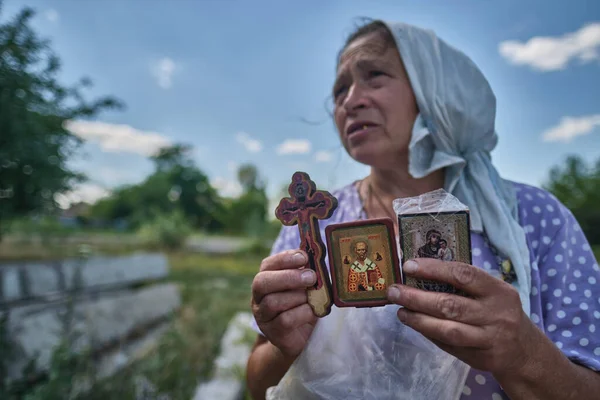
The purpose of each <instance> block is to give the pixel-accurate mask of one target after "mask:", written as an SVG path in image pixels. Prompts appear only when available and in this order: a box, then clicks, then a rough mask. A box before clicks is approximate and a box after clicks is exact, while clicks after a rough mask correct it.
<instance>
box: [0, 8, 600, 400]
mask: <svg viewBox="0 0 600 400" xmlns="http://www.w3.org/2000/svg"><path fill="white" fill-rule="evenodd" d="M0 7H1V3H0ZM0 11H1V8H0ZM32 16H33V11H32V10H29V9H25V10H24V11H23V12H22V13H21V14H20V15H19V16H18V17H17V18H16V19H14V20H12V21H10V22H8V23H6V24H3V25H0V260H15V259H51V258H63V257H65V256H69V255H73V254H77V253H79V252H81V251H82V249H83V250H85V251H91V252H103V253H119V252H127V251H131V250H132V249H139V248H150V249H158V248H160V249H163V250H164V251H165V252H167V253H168V254H169V260H170V264H171V268H172V277H171V279H172V280H173V281H175V282H178V283H180V284H181V286H182V291H183V292H182V293H183V294H182V295H183V307H182V310H181V312H180V313H179V314H178V315H177V317H176V321H175V323H174V328H173V330H172V331H171V332H170V333H169V334H168V335H167V336H166V337H165V339H164V340H163V341H162V342H161V343H160V345H159V346H158V348H157V349H156V350H155V351H154V352H153V353H152V354H149V355H148V356H147V357H146V358H144V360H141V361H140V362H139V363H136V364H135V365H132V366H130V367H128V369H127V370H126V372H125V373H123V374H119V376H117V377H114V378H111V380H109V381H107V382H104V383H102V384H101V385H99V386H98V390H95V391H94V392H93V393H90V394H89V395H88V397H86V398H88V399H89V398H98V399H100V398H107V397H110V396H112V397H110V398H115V397H114V396H115V394H118V397H117V398H133V397H132V394H131V393H133V387H134V383H133V378H132V377H133V376H135V375H136V374H138V373H143V374H144V376H146V377H149V379H150V380H151V381H152V382H153V384H155V385H156V388H157V390H158V391H159V392H161V393H169V394H170V395H172V396H173V397H172V398H189V397H190V396H191V395H192V393H193V388H194V387H195V385H196V384H197V380H198V379H200V378H202V377H206V376H207V375H208V373H209V371H210V365H211V360H212V359H213V358H214V355H215V354H216V352H217V350H218V344H219V339H220V337H221V335H222V334H223V331H224V330H225V327H226V325H227V321H228V320H229V318H231V317H232V315H233V314H234V313H235V312H237V311H240V310H247V308H248V304H249V287H250V284H251V281H252V277H253V275H254V274H255V272H256V270H257V268H258V265H259V263H260V259H261V258H262V257H264V256H266V255H267V254H268V251H269V246H270V243H271V241H272V240H273V239H274V238H275V236H276V235H277V233H278V231H279V229H280V226H281V225H280V223H279V222H278V221H276V220H274V219H273V216H272V215H270V214H269V200H268V198H267V195H266V190H265V187H266V185H265V181H264V179H263V178H262V177H261V175H260V171H258V170H257V168H256V167H255V166H253V165H242V166H241V167H240V168H239V170H238V180H239V183H240V185H241V186H242V188H243V192H242V194H241V195H240V196H238V197H236V198H223V197H221V196H219V194H218V192H217V190H216V189H215V188H214V187H212V186H211V184H210V182H209V179H208V177H207V175H206V174H205V173H204V172H203V171H202V169H201V168H200V167H199V166H198V165H196V164H195V163H194V162H193V161H192V158H191V157H190V156H189V155H190V153H191V151H192V150H193V149H192V147H191V146H189V145H187V144H185V143H178V144H175V145H172V146H169V147H164V148H162V149H160V150H159V151H158V152H157V153H156V154H154V155H152V156H151V160H152V162H153V163H154V171H153V172H152V173H151V174H150V175H148V176H147V177H146V178H145V179H144V180H142V181H141V182H138V183H136V184H132V185H128V186H123V187H118V188H116V189H114V190H113V191H112V194H111V195H110V196H108V197H106V198H103V199H101V200H99V201H98V202H96V203H95V204H87V203H77V204H71V206H70V207H69V208H68V209H63V208H60V207H59V204H58V202H57V199H59V198H60V196H61V195H64V194H65V193H68V192H69V191H70V190H72V189H73V188H74V187H75V185H77V184H79V183H81V182H84V181H85V180H86V177H85V176H84V175H82V174H81V173H79V172H78V171H76V170H73V169H72V168H71V167H69V160H70V159H71V157H72V156H73V155H74V154H76V152H77V150H78V148H79V146H80V145H81V140H80V139H79V138H77V137H76V136H74V135H73V134H71V133H70V132H69V131H68V130H67V129H66V128H65V124H66V123H67V122H68V121H69V120H71V119H74V118H93V117H95V116H96V115H98V114H99V113H101V112H103V111H105V110H119V109H122V108H123V107H125V105H124V104H123V103H122V102H121V101H120V100H118V99H117V98H115V97H112V96H106V97H102V98H95V99H86V97H85V95H84V92H85V89H86V88H87V87H89V86H91V84H92V82H91V80H90V79H87V78H84V79H82V80H81V82H79V84H77V85H75V86H73V87H66V86H63V85H62V84H61V83H60V82H59V81H58V80H57V75H58V71H59V69H60V66H61V62H60V60H59V59H58V57H56V55H54V54H53V52H52V48H51V45H50V43H49V42H47V41H45V40H43V39H42V38H40V37H38V35H37V34H36V32H34V31H33V30H32V28H31V27H30V24H29V22H30V19H31V17H32ZM544 187H545V188H546V189H547V190H549V191H550V192H552V193H553V194H554V195H555V196H556V197H557V198H558V199H559V200H560V201H562V202H563V203H564V204H565V205H566V206H567V207H568V208H569V209H570V210H571V211H572V212H573V214H574V215H575V217H576V218H577V219H578V221H579V222H580V224H581V226H582V228H583V230H584V231H585V233H586V235H587V237H588V239H589V240H590V242H591V244H592V245H593V246H594V249H595V251H596V255H597V257H599V256H600V205H599V204H600V157H599V159H598V160H597V162H596V164H595V165H586V164H585V163H584V162H583V161H582V159H580V158H578V157H577V156H575V155H574V156H572V157H569V158H568V159H567V160H557V166H556V167H555V168H554V169H552V170H551V171H549V174H548V179H547V182H546V183H545V185H544ZM209 237H211V238H214V237H217V238H232V237H233V238H242V239H243V242H242V246H241V247H240V248H238V249H237V250H236V251H233V252H231V253H230V254H227V255H222V256H214V255H212V256H207V255H206V254H202V253H198V252H193V251H191V250H190V247H193V245H194V243H199V242H202V241H204V240H205V239H206V238H209ZM82 246H83V247H82ZM207 285H210V287H208V286H207ZM207 321H210V323H207ZM0 331H1V330H0ZM0 342H1V340H0ZM61 354H62V353H57V357H59V356H60V355H61ZM1 358H2V356H0V365H1V363H2V360H1ZM61 360H62V361H65V360H66V361H65V362H63V363H61V362H60V361H61ZM71 361H72V360H71V359H69V358H68V357H66V358H64V359H62V358H60V357H59V358H57V361H56V363H55V364H54V366H53V368H55V370H53V373H54V374H53V375H52V374H51V376H50V378H49V380H48V381H47V384H46V386H42V387H41V388H38V389H36V390H35V391H29V392H28V390H27V389H24V388H18V390H17V389H15V388H12V389H10V390H12V392H10V393H12V394H11V396H12V395H14V394H15V393H20V394H19V396H22V397H19V396H17V397H14V398H28V399H34V398H36V399H37V398H45V399H58V398H61V399H63V398H67V397H65V396H64V394H65V392H64V391H65V390H67V389H65V388H66V387H68V385H69V383H68V382H70V381H71V378H72V377H73V375H74V374H75V375H76V374H80V373H83V372H82V371H84V370H85V368H82V367H81V366H79V367H77V368H74V367H73V365H74V364H73V362H71ZM52 377H54V378H52ZM53 379H54V380H53ZM61 379H62V380H61ZM0 381H1V380H0ZM61 382H62V383H61ZM1 385H3V384H2V383H1V382H0V397H2V398H13V397H9V394H10V393H9V389H8V388H6V387H3V386H1ZM61 385H62V386H61ZM3 396H5V397H3ZM15 396H16V395H15ZM25 396H28V397H25ZM89 396H92V397H89Z"/></svg>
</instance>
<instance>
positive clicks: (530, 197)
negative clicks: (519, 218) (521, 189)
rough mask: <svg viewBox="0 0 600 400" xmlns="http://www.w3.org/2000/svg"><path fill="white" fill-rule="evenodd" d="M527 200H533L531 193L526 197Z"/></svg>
mask: <svg viewBox="0 0 600 400" xmlns="http://www.w3.org/2000/svg"><path fill="white" fill-rule="evenodd" d="M525 198H526V199H527V200H533V196H532V195H530V194H529V193H527V194H526V195H525Z"/></svg>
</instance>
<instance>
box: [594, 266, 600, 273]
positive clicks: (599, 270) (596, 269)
mask: <svg viewBox="0 0 600 400" xmlns="http://www.w3.org/2000/svg"><path fill="white" fill-rule="evenodd" d="M592 268H593V269H594V271H596V272H600V265H598V264H594V265H593V266H592Z"/></svg>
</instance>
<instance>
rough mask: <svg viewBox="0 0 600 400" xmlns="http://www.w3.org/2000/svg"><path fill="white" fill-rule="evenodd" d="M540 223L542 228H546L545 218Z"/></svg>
mask: <svg viewBox="0 0 600 400" xmlns="http://www.w3.org/2000/svg"><path fill="white" fill-rule="evenodd" d="M540 225H541V226H542V228H545V227H546V220H545V219H543V220H541V221H540Z"/></svg>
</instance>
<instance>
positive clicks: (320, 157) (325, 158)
mask: <svg viewBox="0 0 600 400" xmlns="http://www.w3.org/2000/svg"><path fill="white" fill-rule="evenodd" d="M332 159H333V155H332V154H331V153H330V152H328V151H317V153H316V154H315V161H316V162H329V161H331V160H332Z"/></svg>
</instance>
